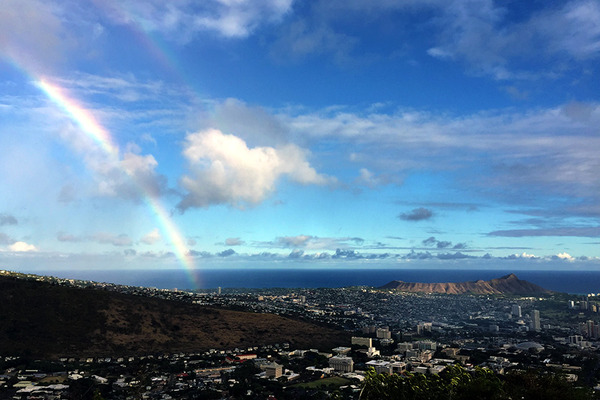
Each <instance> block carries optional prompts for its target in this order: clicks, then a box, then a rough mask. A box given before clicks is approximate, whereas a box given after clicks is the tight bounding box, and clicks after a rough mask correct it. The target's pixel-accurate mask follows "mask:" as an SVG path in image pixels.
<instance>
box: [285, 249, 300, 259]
mask: <svg viewBox="0 0 600 400" xmlns="http://www.w3.org/2000/svg"><path fill="white" fill-rule="evenodd" d="M303 255H304V250H299V249H295V250H292V252H291V253H290V254H289V255H288V258H294V259H298V258H301V257H302V256H303Z"/></svg>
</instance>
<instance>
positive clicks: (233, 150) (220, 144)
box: [179, 129, 331, 211]
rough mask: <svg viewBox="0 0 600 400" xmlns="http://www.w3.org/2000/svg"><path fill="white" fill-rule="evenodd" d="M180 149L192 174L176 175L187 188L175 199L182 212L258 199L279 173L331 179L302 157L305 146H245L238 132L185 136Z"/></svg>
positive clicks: (311, 180) (320, 181)
mask: <svg viewBox="0 0 600 400" xmlns="http://www.w3.org/2000/svg"><path fill="white" fill-rule="evenodd" d="M183 153H184V155H185V157H186V159H187V160H188V161H189V163H190V166H191V168H192V173H193V174H192V176H188V175H186V176H184V177H183V178H182V179H181V185H182V186H183V187H184V188H185V189H186V190H187V191H188V194H187V195H186V196H185V197H184V199H183V200H182V201H181V203H180V204H179V208H180V209H181V210H182V211H183V210H186V209H187V208H190V207H207V206H209V205H212V204H230V205H234V206H237V207H242V206H243V205H244V204H245V203H247V204H258V203H260V202H262V201H263V200H264V199H265V198H267V196H269V195H270V194H271V193H273V192H274V190H275V186H276V182H277V180H278V179H279V178H280V177H282V176H287V177H289V178H290V179H291V180H292V181H295V182H298V183H301V184H317V185H324V184H327V183H329V182H331V179H330V178H327V177H326V176H324V175H321V174H319V173H317V172H316V171H315V169H314V168H313V167H311V166H310V164H309V163H308V161H306V157H307V151H305V150H303V149H301V148H299V147H298V146H295V145H293V144H287V145H284V146H282V147H279V148H273V147H254V148H248V146H247V145H246V143H245V142H244V141H243V140H242V139H240V138H239V137H237V136H234V135H227V134H224V133H222V132H221V131H219V130H216V129H209V130H205V131H201V132H197V133H194V134H190V135H188V136H187V138H186V143H185V148H184V152H183Z"/></svg>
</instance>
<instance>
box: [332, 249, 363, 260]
mask: <svg viewBox="0 0 600 400" xmlns="http://www.w3.org/2000/svg"><path fill="white" fill-rule="evenodd" d="M331 258H334V259H339V258H341V259H357V258H363V256H362V255H361V254H360V253H359V252H357V251H356V250H343V249H336V250H335V254H334V255H332V256H331Z"/></svg>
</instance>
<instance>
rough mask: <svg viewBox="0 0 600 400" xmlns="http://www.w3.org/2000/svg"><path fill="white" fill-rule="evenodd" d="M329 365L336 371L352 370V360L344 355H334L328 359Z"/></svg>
mask: <svg viewBox="0 0 600 400" xmlns="http://www.w3.org/2000/svg"><path fill="white" fill-rule="evenodd" d="M329 366H330V367H331V368H333V369H334V370H335V371H337V372H352V371H354V360H352V358H350V357H346V356H335V357H331V358H330V359H329Z"/></svg>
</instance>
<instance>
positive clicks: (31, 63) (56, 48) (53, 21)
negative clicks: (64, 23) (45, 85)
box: [0, 0, 65, 71]
mask: <svg viewBox="0 0 600 400" xmlns="http://www.w3.org/2000/svg"><path fill="white" fill-rule="evenodd" d="M56 8H57V6H56V5H52V3H50V2H47V1H39V0H27V1H23V0H4V1H3V2H2V7H1V8H0V53H2V54H5V55H8V56H9V57H10V58H12V59H13V60H15V61H17V63H18V64H21V65H22V66H25V67H27V68H30V69H34V70H42V68H43V70H45V71H47V68H48V64H53V63H55V62H57V61H58V55H59V54H60V53H61V50H62V47H63V46H64V44H65V38H64V32H62V29H61V22H60V19H59V18H58V17H57V15H56V14H57V10H56Z"/></svg>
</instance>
